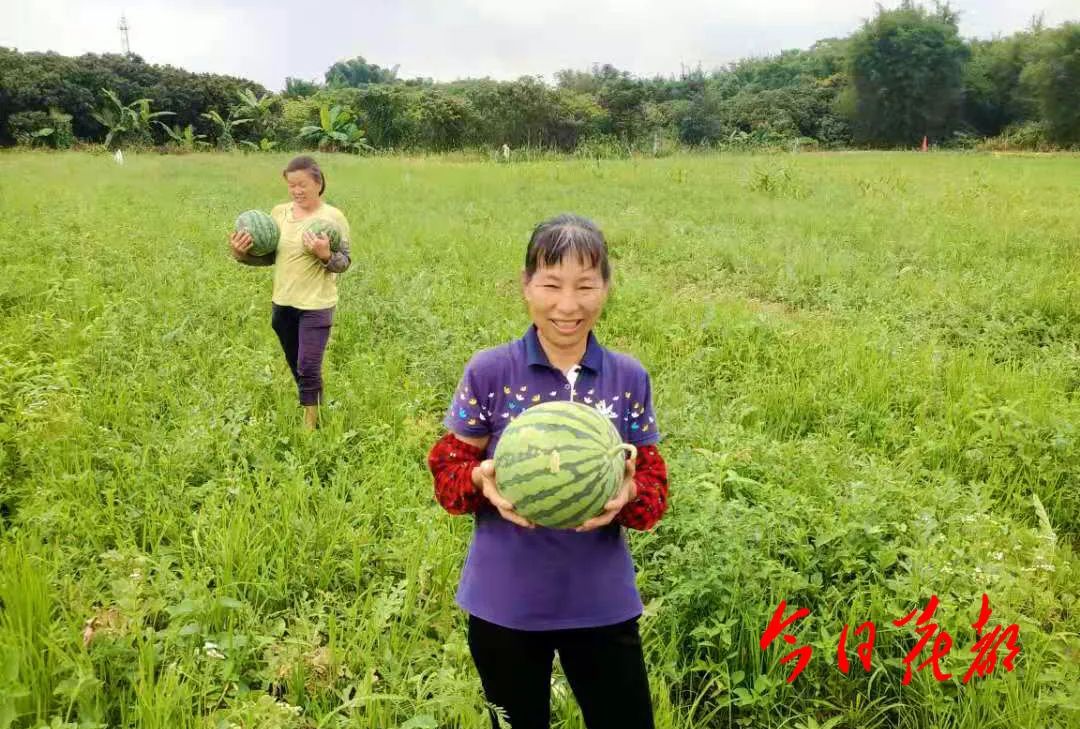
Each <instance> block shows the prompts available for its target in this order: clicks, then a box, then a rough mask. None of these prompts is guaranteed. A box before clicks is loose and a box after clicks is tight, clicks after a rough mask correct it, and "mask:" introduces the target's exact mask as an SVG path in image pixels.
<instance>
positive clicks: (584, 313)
mask: <svg viewBox="0 0 1080 729" xmlns="http://www.w3.org/2000/svg"><path fill="white" fill-rule="evenodd" d="M522 288H523V290H524V294H525V303H526V304H527V305H528V307H529V316H530V317H531V318H532V320H533V323H534V324H536V329H537V331H538V332H539V334H540V338H541V340H542V341H544V342H546V343H548V344H552V345H555V347H557V348H559V349H574V348H576V347H579V346H582V345H583V343H584V342H585V341H586V340H587V339H588V336H589V332H590V331H591V330H592V328H593V325H594V324H596V320H597V319H599V318H600V312H601V311H603V309H604V302H605V301H607V295H608V285H607V283H606V282H605V281H604V278H603V276H601V275H600V269H599V268H597V267H596V266H592V265H589V263H588V262H587V261H582V260H581V259H579V258H578V257H577V256H567V257H565V258H564V259H563V260H562V261H561V262H559V263H558V264H556V265H554V266H544V265H543V264H541V265H540V266H539V267H538V268H537V269H536V273H534V274H533V276H532V278H531V279H530V278H527V277H526V276H525V275H523V277H522Z"/></svg>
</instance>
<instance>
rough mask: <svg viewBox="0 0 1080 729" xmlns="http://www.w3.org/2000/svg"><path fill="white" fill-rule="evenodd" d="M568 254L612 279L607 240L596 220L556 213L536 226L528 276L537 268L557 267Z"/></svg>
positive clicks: (529, 250)
mask: <svg viewBox="0 0 1080 729" xmlns="http://www.w3.org/2000/svg"><path fill="white" fill-rule="evenodd" d="M567 255H576V256H577V257H578V260H579V261H581V262H582V263H583V264H588V265H590V266H594V267H596V268H599V269H600V276H601V277H602V278H603V279H604V283H607V282H608V281H609V280H610V279H611V264H610V263H608V250H607V241H606V240H604V234H603V233H602V232H600V229H599V228H598V227H596V223H594V222H593V221H591V220H589V219H588V218H583V217H581V216H580V215H569V214H566V215H556V216H555V217H554V218H551V219H549V220H545V221H544V222H542V223H540V224H539V225H537V226H536V227H535V228H534V229H533V232H532V236H531V237H530V238H529V247H528V248H527V249H526V251H525V278H526V280H528V279H531V278H532V277H533V275H534V274H535V273H536V269H537V268H538V267H539V266H540V264H543V265H545V266H557V265H558V264H560V263H562V260H563V258H565V257H566V256H567Z"/></svg>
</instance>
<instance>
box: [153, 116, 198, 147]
mask: <svg viewBox="0 0 1080 729" xmlns="http://www.w3.org/2000/svg"><path fill="white" fill-rule="evenodd" d="M155 123H156V124H157V125H158V126H160V127H161V128H162V129H164V130H165V135H166V136H167V137H168V138H169V139H171V140H172V141H173V143H174V144H176V146H178V147H180V148H181V149H184V150H187V151H189V152H193V151H195V149H197V148H198V147H209V146H210V143H209V142H205V141H203V140H205V139H206V135H205V134H196V133H195V127H194V126H192V125H191V124H188V125H187V126H186V127H184V128H183V129H181V128H180V125H179V124H174V125H173V126H171V127H170V126H168V125H167V124H164V123H162V122H155Z"/></svg>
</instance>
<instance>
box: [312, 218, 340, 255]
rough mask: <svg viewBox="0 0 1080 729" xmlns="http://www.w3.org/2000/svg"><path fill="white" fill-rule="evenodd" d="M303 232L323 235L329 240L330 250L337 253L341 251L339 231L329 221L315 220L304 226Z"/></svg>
mask: <svg viewBox="0 0 1080 729" xmlns="http://www.w3.org/2000/svg"><path fill="white" fill-rule="evenodd" d="M304 231H305V232H310V233H311V234H312V235H325V236H326V237H327V238H329V239H330V250H331V251H333V252H334V253H337V252H338V251H340V250H341V230H340V229H339V228H338V227H337V226H336V225H334V224H333V223H331V222H330V221H329V220H322V219H321V218H316V219H315V220H312V221H311V222H310V223H308V224H307V225H305V226H304Z"/></svg>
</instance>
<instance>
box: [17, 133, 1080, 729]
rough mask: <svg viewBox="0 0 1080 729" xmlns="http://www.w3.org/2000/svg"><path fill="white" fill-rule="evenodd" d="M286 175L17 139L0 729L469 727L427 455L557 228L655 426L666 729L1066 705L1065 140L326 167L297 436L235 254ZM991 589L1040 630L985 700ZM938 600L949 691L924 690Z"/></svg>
mask: <svg viewBox="0 0 1080 729" xmlns="http://www.w3.org/2000/svg"><path fill="white" fill-rule="evenodd" d="M285 162H286V157H284V156H249V157H244V156H216V155H192V156H187V157H158V156H151V155H139V156H129V159H128V161H127V164H125V165H124V166H123V167H119V166H117V165H115V164H114V163H113V162H112V160H111V158H108V157H104V156H89V155H80V154H65V155H49V154H24V153H8V154H3V155H0V179H2V180H3V181H4V182H3V184H2V186H0V260H2V261H3V263H2V276H0V601H2V602H0V605H2V608H0V657H2V658H0V729H7V727H20V728H22V727H35V728H36V727H39V726H44V725H48V726H54V727H69V726H70V727H74V726H79V727H91V726H109V727H160V728H161V729H182V728H185V727H193V728H195V727H198V728H199V729H208V728H210V727H213V728H215V729H216V728H217V727H230V726H236V727H245V728H248V727H259V728H260V729H263V728H266V727H270V728H273V727H282V728H285V727H323V728H325V727H371V728H379V729H386V728H389V729H393V728H394V727H402V728H406V727H407V728H408V729H420V728H424V727H435V726H440V727H442V726H447V727H463V728H478V727H483V726H486V724H485V722H486V720H485V719H484V718H483V714H482V701H481V699H480V691H479V682H478V680H477V678H476V676H475V674H474V671H473V669H472V665H471V662H470V660H469V657H468V650H467V646H466V645H465V640H464V631H463V619H462V615H461V613H460V611H459V610H458V609H457V608H456V607H455V606H454V605H453V593H454V589H455V587H456V581H457V576H458V573H459V570H460V567H461V564H462V561H463V558H464V552H465V549H466V546H467V543H468V539H469V534H470V529H471V523H470V521H469V520H468V519H463V518H451V517H450V516H448V515H446V514H445V513H443V512H442V511H441V510H440V509H439V508H438V507H437V506H436V505H435V503H434V501H433V498H432V495H431V483H430V477H429V475H428V473H427V471H426V466H425V455H426V451H427V448H428V447H429V446H430V444H431V443H432V442H433V441H434V439H435V438H436V437H437V436H438V434H439V432H440V420H441V415H442V412H443V409H444V407H445V404H446V402H447V399H448V398H449V397H450V396H451V394H452V388H453V387H454V385H455V383H456V381H457V378H458V376H459V374H460V371H461V369H462V367H463V365H464V363H465V361H466V360H467V358H468V357H469V355H470V354H472V353H473V352H474V351H475V350H476V349H478V348H481V347H486V346H491V345H494V344H498V343H501V342H503V341H506V340H507V339H509V338H511V337H515V336H518V335H520V333H521V332H522V331H523V330H524V329H525V327H526V324H527V322H526V319H525V313H524V307H523V305H522V304H521V302H520V295H519V289H518V284H517V276H518V271H519V269H520V266H521V263H522V259H523V254H524V245H525V242H526V240H527V236H528V233H529V231H530V229H531V226H532V225H533V224H534V223H535V222H537V221H538V220H540V219H542V218H545V217H547V216H549V215H552V214H554V213H557V212H563V211H574V212H579V213H582V214H585V215H589V216H591V217H593V218H595V219H596V220H597V221H598V222H599V223H600V224H601V225H602V226H603V228H604V230H605V231H606V232H607V234H608V237H609V241H610V244H611V251H612V257H613V264H614V268H615V283H614V290H613V293H612V297H611V300H610V301H609V304H608V308H607V310H606V312H605V314H604V317H603V319H602V321H601V323H600V325H599V332H598V333H599V335H600V337H601V339H602V341H604V342H605V343H607V344H608V345H610V346H613V347H616V348H619V349H624V350H627V351H630V352H632V353H633V354H635V355H636V356H637V357H638V358H640V359H641V360H642V361H643V362H644V363H645V365H646V366H647V367H648V369H649V370H650V372H651V373H652V376H653V382H654V397H655V402H656V407H657V411H658V416H659V417H658V419H659V421H660V424H661V426H662V430H663V431H664V433H665V434H666V439H665V441H664V443H663V445H662V451H663V452H664V454H665V456H666V457H667V459H668V462H669V466H670V473H671V481H672V502H673V505H672V508H671V511H670V512H669V514H668V516H667V518H665V520H664V521H663V522H662V523H661V525H660V527H659V528H658V529H657V530H656V531H655V532H653V533H650V534H633V535H632V536H631V542H632V546H633V549H634V552H635V557H636V562H637V564H638V566H639V570H640V572H639V579H640V586H641V589H642V593H643V596H644V598H645V600H646V602H647V609H646V615H645V618H644V621H643V631H644V634H645V639H646V651H647V659H648V663H649V667H650V673H651V680H652V686H653V691H654V698H655V705H656V707H657V708H656V711H657V722H658V726H659V727H662V728H663V729H669V728H671V727H679V728H689V727H707V726H716V727H735V726H738V727H791V728H792V729H800V728H801V729H814V728H815V727H845V728H850V729H856V728H858V729H864V728H867V727H871V728H872V727H900V728H903V729H908V728H912V729H914V728H916V727H918V728H923V727H925V728H927V729H929V728H930V727H957V728H961V727H962V728H965V729H967V728H970V729H975V728H976V727H978V728H980V729H981V728H983V727H1002V728H1005V727H1009V728H1012V727H1040V728H1047V727H1057V728H1065V727H1077V726H1080V689H1078V687H1080V639H1078V637H1077V636H1078V633H1080V616H1078V609H1077V596H1078V594H1080V576H1078V575H1080V562H1078V560H1077V557H1076V552H1075V550H1076V545H1077V543H1078V538H1080V432H1078V427H1080V396H1078V392H1080V294H1078V293H1077V292H1080V248H1078V245H1077V231H1078V230H1080V204H1077V201H1076V190H1077V189H1080V158H1077V157H1070V156H1060V157H1039V158H1025V157H991V156H974V155H945V154H933V155H917V154H850V155H821V156H797V157H772V156H745V157H744V156H735V157H672V158H667V159H663V160H656V161H638V160H628V161H619V162H599V163H597V162H595V161H588V162H586V161H544V162H537V163H528V164H514V165H496V164H490V163H484V162H462V161H453V160H451V159H438V158H434V159H425V160H418V159H401V160H395V159H386V158H383V159H371V160H365V159H357V158H352V157H345V156H335V157H329V158H326V159H325V160H324V163H325V165H324V166H325V169H326V172H327V175H328V181H329V190H328V198H329V199H330V201H331V202H333V203H334V204H336V205H338V206H339V207H341V208H342V209H343V210H344V212H345V213H346V215H347V216H348V217H349V219H350V222H351V224H352V227H353V237H354V240H355V242H354V248H353V252H354V264H353V268H352V270H350V271H349V272H348V273H347V274H346V275H345V276H343V277H342V279H341V281H340V290H341V305H340V306H339V309H338V313H337V319H336V322H335V327H334V333H333V336H332V339H331V344H330V349H329V351H328V354H327V363H326V378H327V387H328V397H329V398H330V404H329V407H328V408H327V410H326V412H325V413H324V416H325V427H324V429H323V430H322V431H320V432H319V433H318V434H317V435H316V436H315V437H306V436H305V435H304V434H303V433H302V432H301V431H300V429H299V424H300V412H299V409H298V406H297V405H296V402H295V395H294V392H293V387H292V383H291V379H290V377H289V375H288V371H287V369H286V366H285V363H284V360H283V357H282V356H281V354H280V352H279V349H278V345H277V342H276V340H275V338H274V335H273V333H272V331H271V330H270V326H269V291H270V272H269V271H268V270H266V269H254V270H252V269H246V268H242V267H239V266H238V265H236V264H235V263H233V262H231V261H230V260H229V258H228V256H227V254H226V250H225V233H226V231H227V230H228V228H229V227H230V225H231V221H232V220H233V218H234V217H235V215H236V213H237V212H238V211H241V210H245V209H248V208H253V207H258V208H263V209H268V208H269V207H271V205H273V204H274V203H276V202H278V201H280V200H281V199H283V198H284V193H285V190H284V185H283V183H282V181H281V179H280V169H281V168H282V167H283V166H284V163H285ZM1043 507H1045V509H1043ZM984 591H985V592H986V593H988V594H989V596H990V599H991V601H992V607H993V608H994V616H993V618H992V619H991V623H990V624H991V625H997V624H1002V625H1007V624H1009V623H1013V622H1015V623H1017V624H1019V625H1020V627H1021V633H1020V635H1021V645H1022V651H1021V653H1020V656H1019V658H1018V660H1017V666H1016V669H1015V670H1014V671H1013V672H1012V673H1005V672H1003V671H1002V669H1001V668H1000V667H999V668H998V670H997V672H996V673H995V675H994V677H992V678H987V679H975V680H973V681H972V682H971V683H970V684H968V685H966V686H965V685H963V684H961V682H960V680H959V679H960V678H961V677H962V676H963V674H964V672H965V671H966V670H967V666H968V664H969V662H970V660H971V658H972V654H970V653H969V652H968V650H969V648H970V647H971V646H972V645H973V643H974V641H975V636H974V632H973V630H972V628H971V625H970V624H971V623H972V622H974V620H975V618H976V617H977V615H978V610H979V605H980V596H981V595H982V593H983V592H984ZM932 594H936V595H938V597H939V598H940V599H941V607H940V608H939V609H938V612H937V615H936V620H937V622H939V623H940V624H941V625H942V627H943V628H945V629H947V630H948V631H949V632H950V634H951V635H952V637H953V639H954V645H953V649H952V652H951V653H950V655H949V657H948V658H947V659H946V660H945V662H944V667H945V669H946V670H948V671H951V672H952V673H953V679H952V680H951V681H949V682H946V683H937V682H935V681H934V680H933V679H932V678H931V677H930V675H929V669H928V670H926V671H923V672H921V673H918V674H916V677H915V678H914V680H913V681H912V682H911V684H910V685H908V686H902V685H901V679H902V677H903V672H904V666H903V664H902V659H903V657H904V655H905V654H906V653H907V651H908V650H909V649H910V648H911V647H912V646H913V645H914V642H915V639H916V636H915V634H914V632H913V631H912V629H911V627H910V626H909V627H907V628H897V627H895V626H893V625H892V623H891V621H893V620H896V619H899V618H901V617H903V616H904V615H906V614H907V613H908V612H909V611H911V610H913V609H915V608H916V607H921V606H922V605H924V604H925V603H926V601H927V600H928V599H929V597H930V596H931V595H932ZM781 599H786V600H787V601H788V603H789V612H790V610H791V609H792V607H791V606H795V605H798V606H801V607H808V608H810V609H811V610H812V614H811V616H810V617H809V618H807V619H805V620H803V621H801V622H800V623H799V624H798V625H797V627H795V628H794V630H793V632H794V633H795V634H796V635H797V636H798V638H799V643H800V645H811V646H813V648H814V654H813V658H812V660H811V662H810V665H809V666H808V668H807V669H806V671H805V672H804V673H803V674H802V675H801V676H800V677H799V678H798V680H796V682H795V683H794V684H793V685H790V686H789V685H788V684H786V683H785V681H784V679H785V678H786V676H787V675H788V672H789V670H790V667H791V664H788V665H785V666H781V665H779V664H778V659H779V658H780V657H781V656H782V655H784V653H786V650H785V649H786V644H783V643H782V641H777V642H776V643H775V644H774V645H773V646H772V647H770V648H769V650H768V651H767V652H762V651H761V650H760V648H759V647H758V639H759V638H760V636H761V633H762V632H763V631H764V629H765V626H766V624H767V622H768V619H769V617H770V616H771V615H772V612H773V610H774V609H775V607H776V605H777V603H778V602H779V601H780V600H781ZM95 618H96V622H94V623H93V624H92V626H91V628H92V631H93V633H94V637H93V640H92V642H91V643H90V645H89V647H85V646H84V642H83V632H84V628H85V627H86V624H87V621H88V620H91V619H95ZM866 620H872V621H874V622H875V623H876V625H877V631H878V632H877V641H876V645H875V648H874V655H873V671H872V673H871V674H869V675H867V674H866V673H865V672H864V671H863V669H862V667H861V666H860V665H859V663H858V661H857V659H855V657H854V655H852V660H853V663H852V671H851V674H850V675H849V676H844V675H843V674H841V673H840V672H839V670H838V669H837V667H836V646H837V640H838V637H839V634H840V631H841V629H842V627H843V625H844V624H845V623H849V624H851V626H852V630H854V628H855V626H857V625H858V624H861V623H862V622H864V621H866ZM856 642H857V641H856V640H855V639H854V638H853V637H849V642H848V645H849V649H850V650H852V651H853V650H854V646H855V643H856ZM1003 655H1004V654H1003V653H1002V657H1003ZM925 657H927V655H924V656H923V658H925ZM268 691H270V692H272V693H273V695H274V696H276V697H277V698H278V700H277V701H275V700H274V698H272V697H271V696H270V693H268ZM554 697H555V698H554V705H555V717H556V718H555V721H554V724H555V726H557V727H561V728H564V729H571V728H580V727H582V723H581V719H580V716H579V715H578V714H577V711H576V709H575V708H573V702H572V700H571V699H570V697H569V693H568V690H567V688H566V686H565V683H564V681H563V680H562V679H561V678H559V679H558V681H557V683H556V686H555V692H554ZM290 707H299V709H294V708H290ZM298 712H299V713H298Z"/></svg>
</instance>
